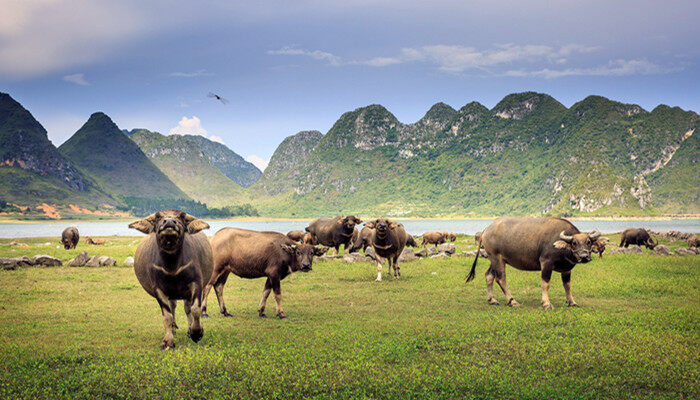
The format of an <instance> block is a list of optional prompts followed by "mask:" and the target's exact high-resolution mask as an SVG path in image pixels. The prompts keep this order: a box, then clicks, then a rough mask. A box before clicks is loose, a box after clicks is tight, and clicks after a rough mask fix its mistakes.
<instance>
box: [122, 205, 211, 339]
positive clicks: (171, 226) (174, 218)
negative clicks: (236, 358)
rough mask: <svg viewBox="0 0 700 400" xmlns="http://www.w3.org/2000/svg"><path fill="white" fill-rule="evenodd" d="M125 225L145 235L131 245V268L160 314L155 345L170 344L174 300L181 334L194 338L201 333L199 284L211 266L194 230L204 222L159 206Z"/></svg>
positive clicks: (202, 237) (200, 236)
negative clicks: (160, 333)
mask: <svg viewBox="0 0 700 400" xmlns="http://www.w3.org/2000/svg"><path fill="white" fill-rule="evenodd" d="M129 228H133V229H136V230H139V231H141V232H143V233H145V234H146V237H144V238H143V239H142V240H141V243H139V245H138V247H137V248H136V254H135V255H134V272H136V278H138V280H139V283H141V286H143V288H144V290H146V292H147V293H148V294H150V295H151V296H153V297H155V298H156V300H157V301H158V305H160V310H161V312H162V313H163V324H164V326H165V336H164V337H163V344H162V345H161V346H160V348H161V349H168V348H174V347H175V338H174V336H173V329H177V323H175V301H176V300H184V302H185V314H187V322H188V325H189V330H188V331H187V335H188V336H189V337H190V339H192V341H194V342H198V341H199V340H200V339H201V338H202V335H203V334H204V329H203V328H202V325H201V322H200V317H201V314H202V310H201V302H202V286H203V284H204V282H207V281H208V280H209V277H210V276H211V270H212V264H213V261H212V251H211V246H210V245H209V240H208V239H207V236H206V235H205V234H204V232H200V231H201V230H202V229H208V228H209V225H208V224H207V223H206V222H204V221H202V220H200V219H197V218H195V217H193V216H191V215H188V214H186V213H184V212H182V211H180V210H165V211H159V212H157V213H155V214H153V215H151V216H149V217H147V218H145V219H142V220H140V221H136V222H132V223H131V224H129Z"/></svg>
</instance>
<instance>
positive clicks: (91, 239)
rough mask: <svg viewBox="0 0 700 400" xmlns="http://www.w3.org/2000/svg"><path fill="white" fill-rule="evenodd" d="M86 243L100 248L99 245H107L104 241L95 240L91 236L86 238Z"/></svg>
mask: <svg viewBox="0 0 700 400" xmlns="http://www.w3.org/2000/svg"><path fill="white" fill-rule="evenodd" d="M85 243H87V244H93V245H96V246H99V245H103V244H105V240H104V239H93V238H91V237H90V236H88V237H86V238H85Z"/></svg>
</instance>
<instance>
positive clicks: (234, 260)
mask: <svg viewBox="0 0 700 400" xmlns="http://www.w3.org/2000/svg"><path fill="white" fill-rule="evenodd" d="M211 246H212V249H213V251H214V273H213V274H212V275H211V279H209V283H207V286H206V287H205V288H204V303H203V306H202V312H203V314H204V315H205V316H208V315H207V297H208V295H209V291H210V290H211V288H212V287H214V291H215V292H216V298H217V300H218V301H219V311H220V312H221V314H223V315H224V316H226V317H231V316H232V315H231V314H229V312H228V311H227V310H226V305H225V304H224V296H223V293H224V285H225V284H226V280H227V279H228V276H229V274H230V273H231V272H233V273H234V275H237V276H240V277H241V278H246V279H254V278H263V277H267V280H266V281H265V288H264V289H263V295H262V299H261V300H260V306H259V307H258V315H259V316H260V317H265V316H266V315H265V303H266V302H267V297H268V296H269V295H270V291H271V290H272V291H273V292H275V301H276V302H277V316H278V317H279V318H286V315H285V313H284V311H283V310H282V291H281V289H280V281H281V280H282V279H284V278H285V277H287V275H289V274H291V273H292V272H296V271H302V272H309V271H311V264H312V263H313V259H314V256H321V255H323V254H324V253H325V252H326V251H327V250H328V248H327V247H324V248H317V247H314V246H312V245H310V244H299V243H295V242H294V241H292V240H291V239H290V238H288V237H287V236H285V235H283V234H281V233H277V232H257V231H250V230H247V229H235V228H224V229H222V230H220V231H218V232H216V234H215V235H214V237H213V238H212V239H211Z"/></svg>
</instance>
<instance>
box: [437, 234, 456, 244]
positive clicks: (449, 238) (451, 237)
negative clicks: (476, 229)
mask: <svg viewBox="0 0 700 400" xmlns="http://www.w3.org/2000/svg"><path fill="white" fill-rule="evenodd" d="M440 233H442V237H444V238H445V241H450V242H454V241H455V240H457V235H456V234H454V233H452V232H440Z"/></svg>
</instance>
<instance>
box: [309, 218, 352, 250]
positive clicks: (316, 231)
mask: <svg viewBox="0 0 700 400" xmlns="http://www.w3.org/2000/svg"><path fill="white" fill-rule="evenodd" d="M361 223H362V220H361V219H359V218H357V217H355V216H353V215H348V216H346V217H335V218H323V217H321V218H316V219H315V220H313V221H311V223H310V224H309V226H307V227H306V231H307V232H309V233H310V234H311V237H312V238H313V241H314V243H317V244H322V245H324V246H328V247H333V248H335V251H336V253H337V252H338V251H339V250H340V245H344V246H345V248H346V249H347V248H349V247H350V244H351V243H352V236H353V234H354V233H355V225H359V224H361Z"/></svg>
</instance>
